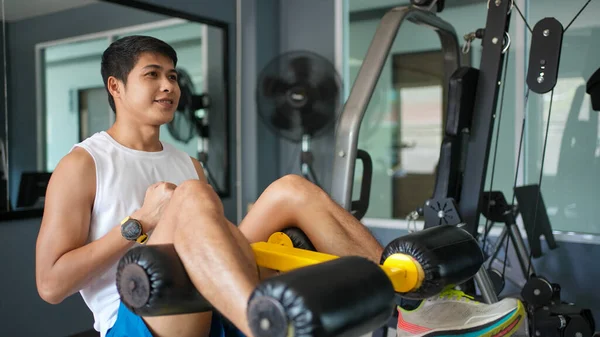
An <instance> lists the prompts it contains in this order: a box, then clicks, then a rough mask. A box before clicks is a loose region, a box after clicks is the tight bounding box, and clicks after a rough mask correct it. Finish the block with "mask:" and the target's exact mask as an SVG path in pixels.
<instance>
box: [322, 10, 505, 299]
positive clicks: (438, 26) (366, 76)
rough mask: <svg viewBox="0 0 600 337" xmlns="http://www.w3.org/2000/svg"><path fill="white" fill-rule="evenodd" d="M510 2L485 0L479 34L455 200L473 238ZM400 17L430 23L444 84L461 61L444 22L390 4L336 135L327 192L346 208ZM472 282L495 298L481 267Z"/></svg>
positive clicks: (426, 13)
mask: <svg viewBox="0 0 600 337" xmlns="http://www.w3.org/2000/svg"><path fill="white" fill-rule="evenodd" d="M512 5H513V0H494V1H489V3H488V12H487V18H486V27H485V36H484V37H483V39H482V45H483V52H482V57H481V64H480V67H479V80H478V83H477V93H476V97H475V104H474V111H473V123H472V128H471V130H470V131H471V134H470V137H469V141H468V151H467V158H466V164H465V171H464V176H465V177H469V179H470V181H469V182H468V183H464V184H463V185H462V189H461V194H460V195H461V199H460V203H459V205H458V211H459V214H460V215H461V218H462V220H463V222H464V223H465V225H464V227H463V228H465V229H466V230H467V231H469V232H470V233H471V234H472V235H473V236H474V237H477V236H478V227H479V217H480V213H481V212H480V203H481V195H482V193H483V188H484V184H485V178H486V174H487V166H488V157H489V152H490V145H491V138H492V133H493V126H494V120H495V113H496V103H497V101H498V92H499V87H500V84H501V83H500V82H499V79H500V78H501V74H502V68H503V66H504V51H503V50H504V37H505V35H506V33H507V32H508V28H509V23H510V13H511V9H512ZM405 19H408V20H410V21H412V22H413V23H416V24H420V25H426V26H429V27H430V28H432V29H434V30H435V31H436V32H437V33H438V36H439V38H440V41H441V43H442V51H443V53H444V62H445V67H444V69H445V78H444V84H445V85H448V79H449V77H450V76H451V75H452V74H453V73H454V71H455V70H456V69H457V68H458V67H459V66H460V64H459V62H460V56H459V50H460V49H459V46H458V38H457V37H456V32H455V30H454V28H453V27H452V26H451V25H450V24H449V23H447V22H446V21H444V20H442V19H441V18H439V17H438V16H436V15H435V14H434V13H432V12H429V11H425V10H423V9H419V8H416V7H413V6H408V7H398V8H394V9H392V10H390V11H389V12H387V13H386V14H385V15H384V17H383V18H382V19H381V22H380V23H379V26H378V27H377V31H376V32H375V36H374V38H373V41H371V45H370V46H369V49H368V51H367V54H366V56H365V58H364V60H363V64H362V66H361V68H360V71H359V73H358V76H357V78H356V81H355V84H354V86H353V87H352V91H351V92H350V96H349V97H348V100H347V102H346V104H345V106H344V109H343V111H342V116H341V119H340V124H339V127H338V130H337V134H336V144H335V158H334V163H333V172H334V178H333V182H332V189H331V196H332V198H333V199H334V200H335V201H336V202H338V203H339V204H340V205H341V206H342V207H344V208H345V209H346V210H349V211H350V207H351V205H352V200H351V198H352V188H353V185H354V182H353V179H354V170H355V165H356V163H355V162H356V153H357V150H358V136H359V130H360V124H361V122H362V119H363V117H364V114H365V111H366V108H367V106H368V103H369V101H370V99H371V96H372V95H373V91H374V89H375V85H376V84H377V81H378V79H379V77H380V75H381V71H382V69H383V66H384V64H385V62H386V60H387V57H388V55H389V52H390V49H391V47H392V44H393V43H394V40H395V38H396V35H397V33H398V30H399V28H400V25H401V24H402V23H403V22H404V20H405ZM444 102H446V104H445V106H444V107H443V108H444V109H447V106H446V105H447V104H448V100H447V97H444ZM475 281H476V282H477V284H478V285H479V288H480V291H481V295H482V297H483V299H484V301H485V302H487V303H494V302H497V301H498V297H497V296H496V293H495V291H494V286H493V284H492V281H491V279H490V278H489V275H488V273H487V271H486V270H485V267H484V266H482V268H481V269H480V271H479V272H478V273H477V274H476V275H475Z"/></svg>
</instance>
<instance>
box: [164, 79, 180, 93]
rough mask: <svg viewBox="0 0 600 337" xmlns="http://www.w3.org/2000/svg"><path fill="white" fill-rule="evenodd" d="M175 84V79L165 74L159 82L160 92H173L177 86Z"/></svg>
mask: <svg viewBox="0 0 600 337" xmlns="http://www.w3.org/2000/svg"><path fill="white" fill-rule="evenodd" d="M177 85H178V84H177V81H173V80H171V79H169V78H168V77H166V76H165V77H164V78H163V80H162V82H161V91H162V92H173V91H174V89H175V86H177Z"/></svg>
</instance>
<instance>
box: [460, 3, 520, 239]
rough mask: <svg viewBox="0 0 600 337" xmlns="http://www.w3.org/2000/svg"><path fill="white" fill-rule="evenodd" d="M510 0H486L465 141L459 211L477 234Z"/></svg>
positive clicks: (508, 19)
mask: <svg viewBox="0 0 600 337" xmlns="http://www.w3.org/2000/svg"><path fill="white" fill-rule="evenodd" d="M512 4H513V0H494V1H490V2H489V9H488V15H487V20H486V26H485V36H484V37H483V41H482V46H483V51H482V55H481V65H480V67H479V81H478V83H477V94H476V96H475V105H474V111H473V124H472V127H471V135H470V137H469V142H468V151H467V158H466V162H465V163H466V165H465V171H464V176H465V177H468V179H469V181H468V182H464V183H463V185H462V189H461V193H460V195H461V199H460V203H459V205H458V211H459V214H460V216H461V217H462V220H463V222H464V223H465V227H464V228H465V229H466V230H467V231H469V232H470V233H471V234H472V235H473V236H477V228H478V227H479V217H480V215H481V211H480V205H481V195H482V193H483V188H484V185H485V179H486V176H487V166H488V157H489V153H490V145H491V139H492V134H493V127H494V120H495V115H496V105H497V104H496V103H497V101H498V91H499V89H500V84H501V83H500V82H499V79H500V78H501V74H502V68H503V67H504V54H503V52H502V50H503V41H504V36H505V33H506V32H508V28H509V23H510V11H511V6H512Z"/></svg>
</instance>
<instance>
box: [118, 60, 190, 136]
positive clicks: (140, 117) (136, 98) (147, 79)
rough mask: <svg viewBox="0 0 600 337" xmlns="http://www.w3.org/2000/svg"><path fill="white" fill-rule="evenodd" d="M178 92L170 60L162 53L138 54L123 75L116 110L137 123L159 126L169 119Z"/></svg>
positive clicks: (175, 76) (170, 118)
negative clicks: (124, 75)
mask: <svg viewBox="0 0 600 337" xmlns="http://www.w3.org/2000/svg"><path fill="white" fill-rule="evenodd" d="M180 95H181V90H180V88H179V84H178V82H177V72H176V71H175V68H174V67H173V61H172V60H171V59H170V58H169V57H167V56H164V55H162V54H158V53H142V54H141V55H140V57H139V58H138V61H137V63H136V65H135V66H134V67H133V69H132V70H131V72H130V73H129V75H128V76H127V84H126V85H125V86H124V90H123V94H122V95H121V98H120V102H121V104H120V105H121V106H120V109H121V110H125V113H126V114H127V115H128V117H130V118H134V119H135V120H137V121H139V122H140V123H143V124H150V125H156V126H159V125H162V124H165V123H168V122H170V121H171V120H172V119H173V114H174V113H175V110H176V109H177V104H178V103H179V97H180ZM120 112H121V111H119V113H120Z"/></svg>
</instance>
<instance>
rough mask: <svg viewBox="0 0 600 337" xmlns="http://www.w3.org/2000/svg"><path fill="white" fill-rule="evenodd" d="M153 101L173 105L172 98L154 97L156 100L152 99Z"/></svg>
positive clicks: (168, 105)
mask: <svg viewBox="0 0 600 337" xmlns="http://www.w3.org/2000/svg"><path fill="white" fill-rule="evenodd" d="M154 102H155V103H158V104H160V105H163V106H166V107H171V106H173V100H172V99H156V100H154Z"/></svg>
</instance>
